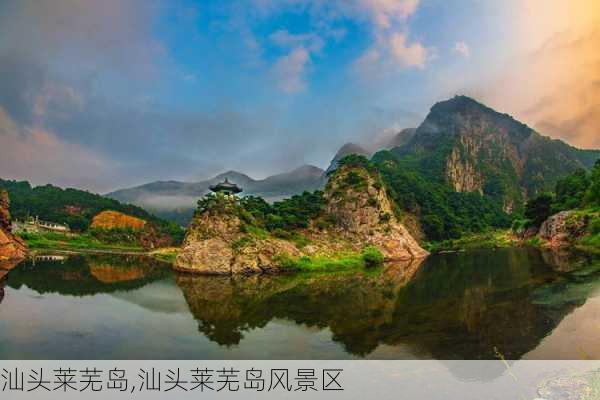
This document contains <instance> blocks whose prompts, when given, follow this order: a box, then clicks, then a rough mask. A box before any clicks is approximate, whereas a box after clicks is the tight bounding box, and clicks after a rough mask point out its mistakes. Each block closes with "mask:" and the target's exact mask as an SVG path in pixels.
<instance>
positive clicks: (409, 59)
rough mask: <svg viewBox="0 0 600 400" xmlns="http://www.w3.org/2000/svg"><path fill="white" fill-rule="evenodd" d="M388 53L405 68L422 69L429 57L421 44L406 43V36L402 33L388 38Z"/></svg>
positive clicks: (429, 54)
mask: <svg viewBox="0 0 600 400" xmlns="http://www.w3.org/2000/svg"><path fill="white" fill-rule="evenodd" d="M390 52H391V54H392V55H393V56H394V59H395V60H396V61H397V62H398V63H399V64H400V65H401V66H403V67H406V68H411V67H415V68H421V69H422V68H424V67H425V62H426V61H427V59H428V58H429V57H430V56H431V53H430V51H429V50H427V49H426V48H425V47H423V45H422V44H421V43H418V42H414V43H411V44H408V43H407V40H406V35H405V34H403V33H395V34H393V35H391V36H390Z"/></svg>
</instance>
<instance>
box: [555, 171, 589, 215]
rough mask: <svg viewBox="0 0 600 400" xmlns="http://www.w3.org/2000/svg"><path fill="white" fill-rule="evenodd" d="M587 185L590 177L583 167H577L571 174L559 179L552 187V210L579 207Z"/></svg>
mask: <svg viewBox="0 0 600 400" xmlns="http://www.w3.org/2000/svg"><path fill="white" fill-rule="evenodd" d="M589 186H590V177H589V176H588V173H587V172H586V171H585V170H584V169H578V170H577V171H575V172H574V173H573V174H571V175H568V176H566V177H564V178H562V179H559V180H558V182H557V183H556V186H555V189H554V192H555V199H554V201H553V203H552V209H553V212H558V211H561V210H571V209H573V208H578V207H580V206H581V205H582V204H583V199H584V196H585V195H586V192H587V190H588V188H589Z"/></svg>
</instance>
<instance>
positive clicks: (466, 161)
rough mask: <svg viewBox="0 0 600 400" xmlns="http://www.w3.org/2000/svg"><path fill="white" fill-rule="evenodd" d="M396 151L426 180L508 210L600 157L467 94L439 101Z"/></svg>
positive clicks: (594, 151)
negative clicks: (495, 203)
mask: <svg viewBox="0 0 600 400" xmlns="http://www.w3.org/2000/svg"><path fill="white" fill-rule="evenodd" d="M392 153H394V154H395V155H396V156H398V157H399V158H401V159H405V160H408V159H410V160H411V162H412V164H413V165H414V167H415V168H416V169H417V170H418V171H419V172H420V173H422V174H423V175H424V176H425V177H427V178H428V179H431V180H432V181H437V182H442V183H447V184H449V185H450V186H451V187H452V188H453V189H454V190H455V191H456V192H475V193H479V194H482V195H484V196H486V197H489V198H492V199H494V200H495V201H497V202H499V203H500V204H501V205H502V208H503V209H504V210H505V211H506V212H509V213H510V212H512V211H514V210H517V209H519V208H520V207H522V205H523V203H524V201H525V200H526V199H527V198H529V197H531V196H534V195H536V194H538V193H540V192H541V191H545V190H549V189H551V188H552V187H553V185H554V184H555V183H556V181H557V180H558V179H559V178H560V177H562V176H565V175H567V174H570V173H572V172H573V171H575V170H577V169H580V168H586V169H589V168H591V167H592V165H593V163H594V162H595V160H597V159H598V158H600V151H598V150H580V149H577V148H575V147H572V146H570V145H568V144H566V143H565V142H563V141H560V140H556V139H551V138H549V137H546V136H542V135H540V134H539V133H537V132H536V131H534V130H533V129H531V128H530V127H528V126H527V125H525V124H523V123H521V122H519V121H517V120H515V119H514V118H512V117H511V116H509V115H507V114H502V113H499V112H497V111H495V110H493V109H491V108H489V107H487V106H485V105H483V104H481V103H479V102H477V101H475V100H473V99H471V98H469V97H466V96H456V97H454V98H452V99H450V100H447V101H442V102H439V103H437V104H435V105H434V106H433V107H432V108H431V111H430V112H429V114H428V115H427V117H426V118H425V120H424V121H423V123H422V124H421V125H420V126H419V127H418V128H417V129H416V131H415V132H414V135H413V137H412V138H411V139H410V140H409V141H408V142H407V143H406V144H404V145H401V146H399V147H396V148H394V149H393V150H392Z"/></svg>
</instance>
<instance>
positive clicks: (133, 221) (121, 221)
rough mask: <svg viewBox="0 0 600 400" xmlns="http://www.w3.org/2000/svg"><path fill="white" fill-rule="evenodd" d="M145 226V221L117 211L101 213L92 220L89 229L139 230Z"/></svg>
mask: <svg viewBox="0 0 600 400" xmlns="http://www.w3.org/2000/svg"><path fill="white" fill-rule="evenodd" d="M144 225H146V221H144V220H143V219H140V218H136V217H132V216H131V215H127V214H123V213H121V212H118V211H110V210H107V211H102V212H100V213H98V214H97V215H96V216H95V217H94V218H93V219H92V224H91V225H90V227H91V228H100V229H134V230H140V229H142V228H143V227H144Z"/></svg>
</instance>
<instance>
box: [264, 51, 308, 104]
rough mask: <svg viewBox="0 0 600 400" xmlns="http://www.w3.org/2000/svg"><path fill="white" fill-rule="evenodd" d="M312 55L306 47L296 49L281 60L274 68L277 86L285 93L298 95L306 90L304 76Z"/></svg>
mask: <svg viewBox="0 0 600 400" xmlns="http://www.w3.org/2000/svg"><path fill="white" fill-rule="evenodd" d="M309 62H310V54H309V52H308V50H306V49H305V48H304V47H301V46H300V47H296V48H294V49H293V50H292V51H291V52H290V53H288V54H286V55H285V56H283V57H281V58H279V60H277V62H276V63H275V65H274V66H273V74H274V76H275V79H276V81H277V86H278V87H279V88H280V89H281V90H282V91H284V92H285V93H290V94H291V93H296V92H300V91H302V90H304V89H305V88H306V82H305V81H304V78H305V77H304V75H305V71H306V66H307V65H308V63H309Z"/></svg>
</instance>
